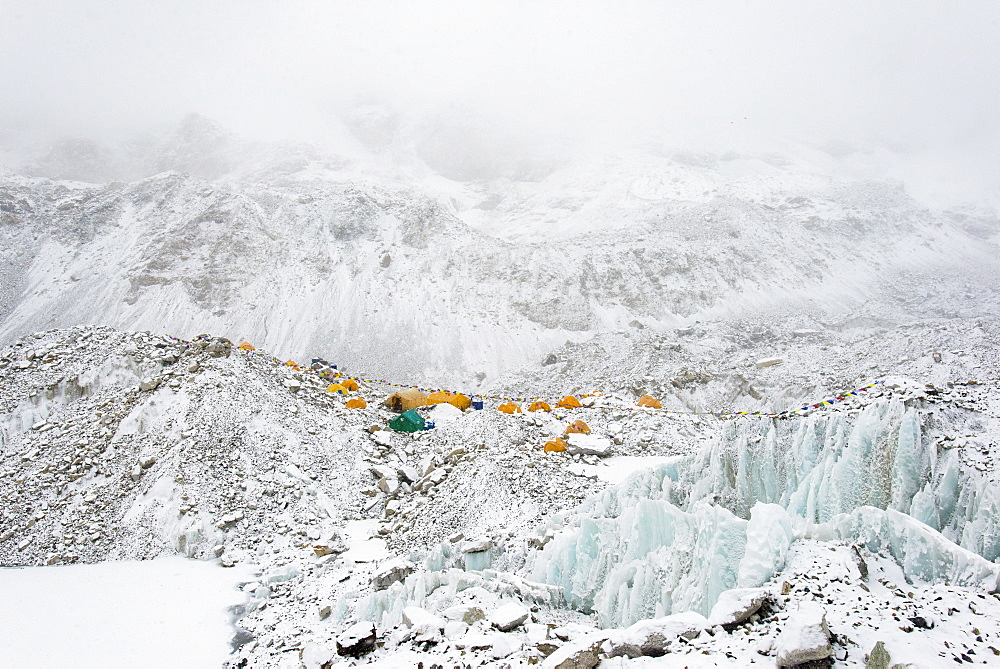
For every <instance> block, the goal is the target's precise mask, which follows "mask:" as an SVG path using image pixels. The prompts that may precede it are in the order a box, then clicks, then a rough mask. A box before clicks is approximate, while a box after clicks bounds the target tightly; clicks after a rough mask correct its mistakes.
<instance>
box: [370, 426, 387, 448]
mask: <svg viewBox="0 0 1000 669" xmlns="http://www.w3.org/2000/svg"><path fill="white" fill-rule="evenodd" d="M371 435H372V441H374V442H375V443H376V444H378V445H379V446H392V434H391V433H390V432H389V431H388V430H378V431H377V432H372V433H371Z"/></svg>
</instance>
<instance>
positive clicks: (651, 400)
mask: <svg viewBox="0 0 1000 669" xmlns="http://www.w3.org/2000/svg"><path fill="white" fill-rule="evenodd" d="M639 406H641V407H647V408H649V409H662V408H663V405H662V404H660V400H658V399H656V398H655V397H653V396H652V395H643V396H642V397H640V398H639Z"/></svg>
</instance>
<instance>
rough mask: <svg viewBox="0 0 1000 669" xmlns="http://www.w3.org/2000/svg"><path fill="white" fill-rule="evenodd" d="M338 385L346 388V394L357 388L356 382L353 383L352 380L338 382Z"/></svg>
mask: <svg viewBox="0 0 1000 669" xmlns="http://www.w3.org/2000/svg"><path fill="white" fill-rule="evenodd" d="M340 385H342V386H344V387H345V388H347V390H348V392H352V393H353V392H354V391H355V390H357V389H358V387H359V386H358V382H357V381H355V380H354V379H344V380H343V381H341V382H340Z"/></svg>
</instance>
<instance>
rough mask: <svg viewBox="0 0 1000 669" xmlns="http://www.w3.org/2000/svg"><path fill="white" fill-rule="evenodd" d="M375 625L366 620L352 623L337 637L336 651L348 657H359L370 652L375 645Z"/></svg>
mask: <svg viewBox="0 0 1000 669" xmlns="http://www.w3.org/2000/svg"><path fill="white" fill-rule="evenodd" d="M376 638H377V637H376V633H375V625H373V624H372V623H370V622H368V621H364V620H362V621H360V622H357V623H354V624H353V625H351V626H350V627H348V628H347V629H346V630H344V633H343V634H341V635H340V636H339V637H337V653H338V654H339V655H344V656H350V657H361V656H362V655H365V654H366V653H369V652H371V650H372V649H373V648H374V646H375V639H376Z"/></svg>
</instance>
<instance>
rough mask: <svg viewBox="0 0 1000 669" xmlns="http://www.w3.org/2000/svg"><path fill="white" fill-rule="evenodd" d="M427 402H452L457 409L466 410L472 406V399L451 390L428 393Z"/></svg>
mask: <svg viewBox="0 0 1000 669" xmlns="http://www.w3.org/2000/svg"><path fill="white" fill-rule="evenodd" d="M427 404H428V405H430V404H450V405H452V406H453V407H455V408H457V409H461V410H462V411H465V410H466V409H468V408H469V407H470V406H472V400H470V399H469V398H468V397H466V396H465V395H463V394H462V393H453V392H451V391H449V390H439V391H437V392H436V393H431V394H430V395H428V397H427Z"/></svg>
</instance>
